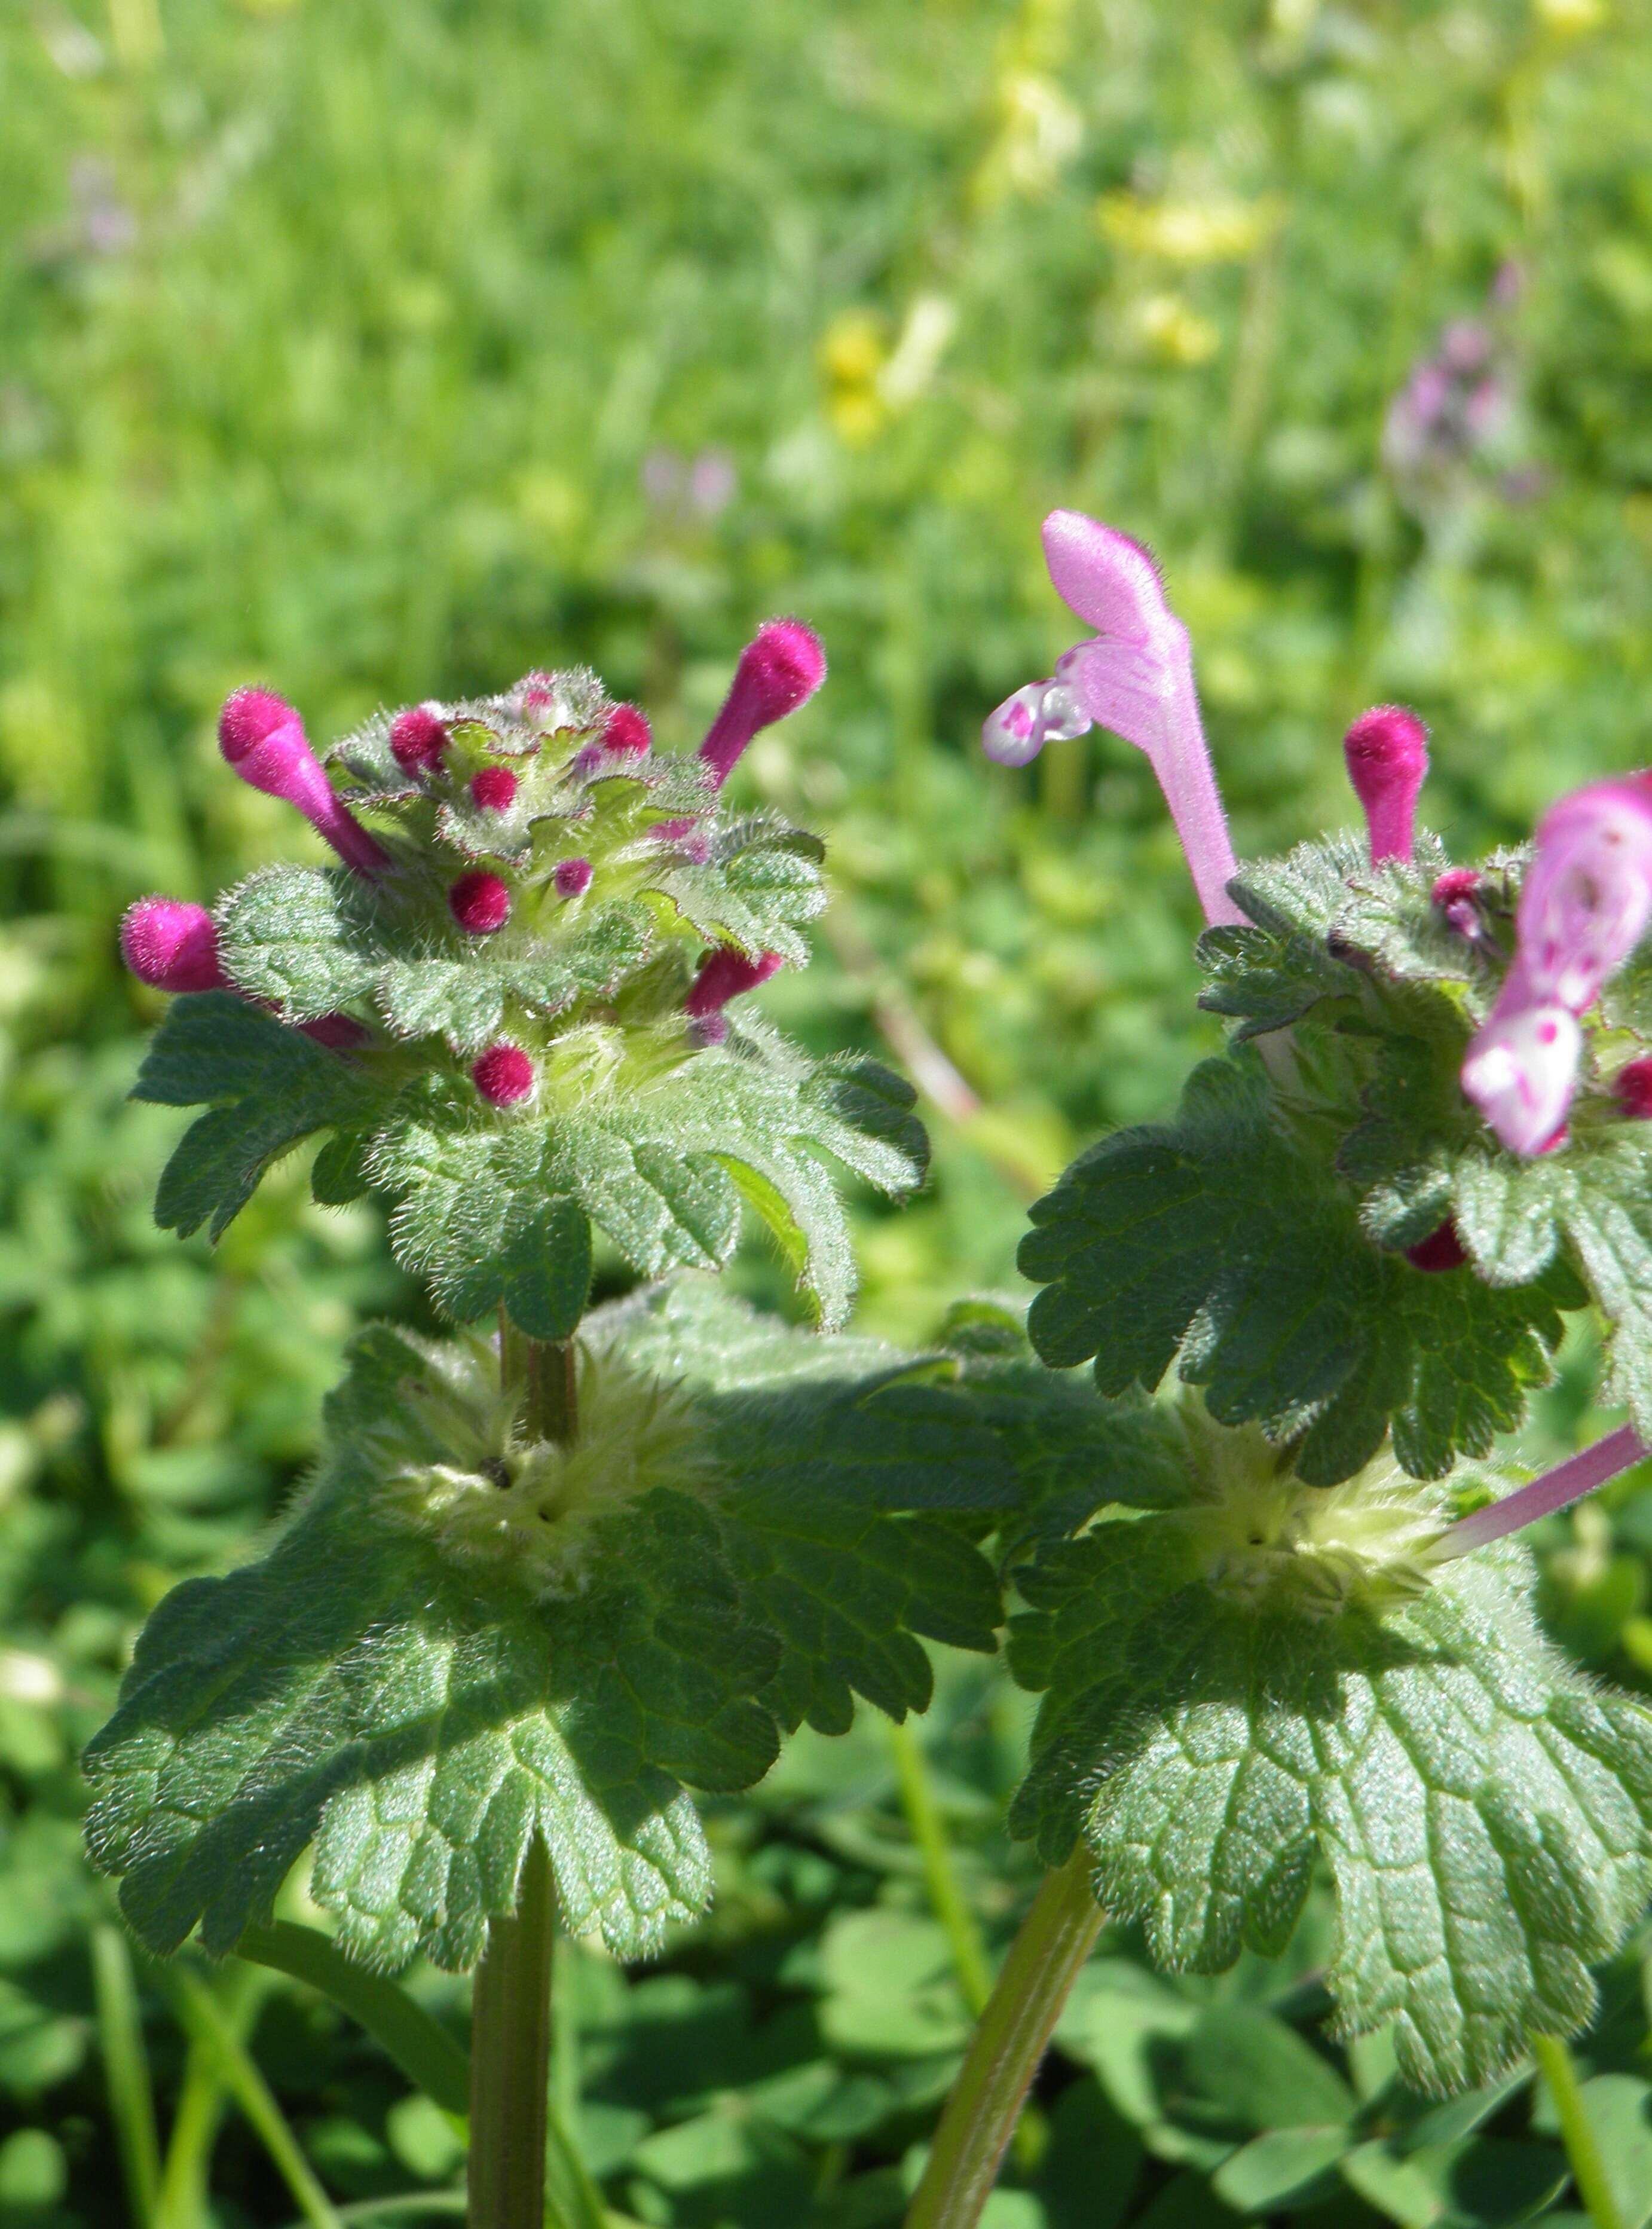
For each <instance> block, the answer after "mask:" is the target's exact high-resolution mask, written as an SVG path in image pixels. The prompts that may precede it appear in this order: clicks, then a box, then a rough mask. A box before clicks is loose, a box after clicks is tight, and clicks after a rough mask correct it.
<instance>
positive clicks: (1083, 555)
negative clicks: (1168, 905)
mask: <svg viewBox="0 0 1652 2229" xmlns="http://www.w3.org/2000/svg"><path fill="white" fill-rule="evenodd" d="M1044 554H1045V562H1046V564H1047V565H1048V566H1049V568H1050V578H1051V581H1053V582H1054V584H1055V588H1056V593H1057V595H1058V596H1060V598H1061V600H1062V601H1063V602H1064V604H1066V605H1067V606H1068V607H1070V609H1071V610H1072V611H1074V612H1076V613H1077V614H1078V616H1079V618H1080V619H1081V620H1084V621H1085V622H1086V623H1087V624H1088V625H1089V626H1092V627H1094V628H1095V630H1096V633H1095V635H1094V636H1093V638H1092V639H1090V640H1089V641H1088V642H1081V643H1079V644H1078V645H1077V646H1076V647H1075V648H1074V649H1072V650H1070V651H1068V652H1065V653H1064V656H1063V657H1062V658H1059V659H1057V664H1056V671H1055V678H1054V679H1053V680H1051V681H1043V682H1034V683H1032V684H1030V685H1029V686H1028V687H1026V688H1025V689H1020V690H1018V691H1016V693H1015V695H1014V696H1013V697H1010V698H1009V699H1008V700H1007V701H1006V703H1002V704H1000V706H999V708H998V710H997V711H995V712H994V713H993V716H992V717H991V718H990V719H989V720H988V721H987V724H986V726H985V728H984V729H982V731H981V742H982V745H983V747H984V748H985V749H986V752H987V756H988V757H989V758H993V759H996V760H998V761H999V762H1000V764H1001V765H1006V766H1025V764H1026V763H1027V762H1028V761H1029V760H1031V759H1033V758H1036V757H1037V756H1038V752H1039V751H1040V750H1041V749H1042V748H1044V745H1045V743H1046V742H1052V741H1057V740H1062V741H1064V740H1066V739H1067V738H1069V737H1070V736H1080V735H1083V732H1084V730H1085V729H1086V728H1088V727H1090V725H1091V724H1092V723H1093V724H1096V725H1099V726H1101V727H1103V728H1108V729H1111V730H1112V732H1113V733H1114V734H1115V736H1122V737H1123V738H1124V740H1125V742H1128V743H1134V744H1135V746H1136V748H1137V749H1138V750H1140V751H1141V752H1143V753H1145V755H1146V756H1147V762H1148V764H1149V765H1150V766H1151V767H1152V768H1153V771H1154V774H1155V776H1156V777H1157V779H1158V782H1159V787H1160V789H1161V790H1162V791H1163V792H1164V796H1165V802H1166V804H1167V806H1169V807H1170V815H1171V818H1172V819H1173V821H1174V822H1175V824H1176V833H1177V834H1178V835H1179V836H1180V838H1181V846H1182V850H1183V851H1184V852H1185V853H1186V857H1187V866H1188V871H1189V872H1190V874H1191V875H1192V878H1193V888H1194V890H1196V891H1197V892H1198V894H1199V903H1200V905H1201V906H1202V907H1203V908H1204V910H1205V920H1206V921H1207V922H1211V923H1212V926H1214V925H1216V924H1218V923H1220V922H1242V921H1243V920H1244V915H1243V914H1241V913H1240V911H1239V909H1238V908H1237V906H1236V905H1235V904H1234V903H1233V901H1232V899H1231V897H1229V896H1228V894H1227V886H1228V883H1230V882H1231V880H1232V878H1233V874H1234V870H1235V868H1234V858H1233V846H1232V845H1231V843H1230V841H1229V840H1228V829H1227V817H1226V815H1225V813H1224V812H1223V810H1222V800H1221V797H1220V795H1219V794H1218V790H1217V787H1216V776H1215V774H1214V773H1213V772H1212V768H1211V760H1210V753H1209V751H1208V750H1207V749H1206V748H1205V730H1204V727H1203V725H1202V723H1201V722H1200V719H1199V697H1198V693H1197V691H1195V689H1194V687H1193V662H1192V650H1191V647H1190V646H1189V643H1188V639H1187V630H1186V627H1185V626H1183V625H1182V623H1181V621H1180V620H1179V619H1178V618H1177V617H1176V615H1175V613H1173V611H1172V610H1171V609H1170V607H1169V606H1168V605H1167V603H1166V601H1165V592H1164V585H1163V583H1162V581H1160V578H1159V568H1158V567H1157V566H1156V565H1155V564H1154V562H1153V559H1152V558H1151V557H1150V556H1148V555H1147V551H1146V550H1145V549H1143V548H1142V547H1141V543H1139V542H1133V541H1131V539H1130V537H1129V536H1128V534H1120V533H1118V532H1117V531H1115V529H1114V528H1112V527H1110V526H1102V525H1101V524H1099V523H1098V522H1097V521H1096V520H1095V519H1093V518H1086V517H1085V516H1084V515H1083V512H1082V511H1051V514H1050V516H1049V517H1048V518H1046V519H1045V523H1044Z"/></svg>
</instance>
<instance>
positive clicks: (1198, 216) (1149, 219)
mask: <svg viewBox="0 0 1652 2229" xmlns="http://www.w3.org/2000/svg"><path fill="white" fill-rule="evenodd" d="M1280 215H1281V209H1280V206H1279V203H1278V202H1277V200H1276V199H1275V198H1274V197H1273V196H1267V197H1265V198H1263V200H1261V201H1255V202H1242V201H1239V200H1237V199H1236V198H1235V197H1233V196H1231V195H1206V196H1201V197H1192V196H1189V197H1186V198H1183V199H1176V198H1173V197H1170V196H1167V197H1166V198H1165V199H1164V200H1162V201H1147V200H1144V199H1143V198H1142V196H1141V195H1139V194H1132V193H1124V192H1120V193H1111V194H1103V195H1102V198H1101V200H1100V202H1098V203H1097V204H1096V222H1098V223H1099V225H1100V226H1101V228H1102V236H1103V238H1105V239H1108V240H1110V241H1113V243H1114V244H1115V247H1122V248H1127V249H1128V250H1129V251H1130V253H1131V254H1136V255H1156V256H1159V257H1160V258H1161V259H1162V260H1164V261H1165V262H1167V263H1180V264H1182V265H1184V266H1185V267H1187V268H1188V269H1190V270H1191V269H1193V268H1195V267H1197V266H1199V264H1203V263H1242V262H1244V260H1245V258H1246V257H1247V256H1250V255H1254V254H1256V252H1257V248H1259V247H1261V246H1262V245H1263V241H1266V240H1267V238H1268V237H1269V235H1270V233H1272V232H1273V231H1274V229H1275V228H1276V226H1277V224H1278V222H1279V219H1280Z"/></svg>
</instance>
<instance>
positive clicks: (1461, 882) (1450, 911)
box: [1429, 867, 1480, 940]
mask: <svg viewBox="0 0 1652 2229" xmlns="http://www.w3.org/2000/svg"><path fill="white" fill-rule="evenodd" d="M1479 889H1480V877H1479V875H1478V873H1477V872H1476V871H1475V869H1474V868H1473V867H1448V868H1447V869H1446V870H1445V872H1444V874H1443V875H1440V876H1437V877H1436V878H1435V883H1434V888H1433V889H1432V890H1430V892H1429V896H1430V899H1431V900H1432V901H1433V903H1434V904H1435V905H1436V906H1437V908H1438V909H1439V910H1440V911H1441V912H1442V913H1443V915H1445V917H1446V919H1447V921H1449V922H1450V924H1451V926H1452V928H1455V929H1456V932H1457V935H1459V936H1466V937H1469V939H1471V940H1472V939H1473V938H1475V937H1477V936H1478V935H1479V934H1480V909H1479V908H1478V906H1476V905H1475V896H1476V895H1477V894H1478V892H1479Z"/></svg>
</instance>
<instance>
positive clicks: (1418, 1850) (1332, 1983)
mask: <svg viewBox="0 0 1652 2229" xmlns="http://www.w3.org/2000/svg"><path fill="white" fill-rule="evenodd" d="M1019 1576H1020V1577H1021V1581H1022V1584H1023V1588H1024V1591H1025V1596H1026V1598H1027V1600H1028V1602H1029V1603H1030V1604H1031V1608H1030V1609H1029V1610H1028V1611H1027V1613H1026V1614H1025V1616H1022V1617H1020V1618H1018V1619H1017V1620H1016V1621H1015V1622H1014V1624H1013V1626H1012V1642H1011V1663H1012V1668H1013V1670H1014V1672H1015V1674H1016V1676H1017V1678H1018V1679H1019V1680H1020V1681H1021V1683H1022V1684H1023V1685H1024V1686H1029V1687H1032V1688H1035V1689H1041V1690H1045V1691H1046V1692H1045V1699H1044V1702H1043V1703H1042V1705H1041V1706H1040V1711H1039V1717H1038V1726H1037V1729H1036V1731H1035V1734H1034V1740H1033V1752H1034V1757H1033V1765H1032V1772H1031V1774H1030V1776H1029V1778H1028V1782H1027V1783H1026V1786H1025V1789H1024V1790H1023V1791H1022V1794H1021V1795H1020V1797H1019V1799H1018V1802H1017V1806H1016V1812H1015V1823H1016V1825H1017V1826H1018V1828H1019V1831H1021V1832H1022V1833H1024V1834H1035V1835H1036V1836H1037V1837H1038V1841H1039V1844H1040V1847H1041V1848H1042V1849H1043V1851H1044V1853H1045V1855H1046V1856H1047V1857H1050V1858H1051V1859H1054V1858H1056V1857H1058V1856H1059V1855H1061V1854H1062V1853H1063V1852H1064V1849H1066V1848H1068V1847H1070V1845H1071V1842H1072V1840H1073V1839H1074V1838H1075V1836H1076V1835H1077V1834H1078V1833H1080V1832H1082V1833H1083V1834H1084V1836H1085V1838H1086V1839H1087V1840H1088V1842H1089V1844H1090V1848H1091V1850H1092V1851H1093V1852H1094V1853H1095V1856H1096V1861H1097V1866H1098V1868H1099V1875H1098V1881H1097V1894H1098V1896H1099V1898H1100V1899H1101V1901H1102V1903H1103V1904H1104V1905H1105V1906H1106V1908H1107V1909H1108V1911H1109V1912H1111V1913H1113V1914H1115V1915H1116V1916H1117V1917H1121V1918H1126V1919H1135V1920H1139V1921H1141V1924H1143V1925H1144V1926H1145V1927H1146V1929H1147V1943H1148V1948H1149V1950H1150V1951H1151V1952H1152V1955H1153V1956H1154V1958H1155V1959H1156V1960H1157V1961H1159V1962H1160V1963H1162V1964H1165V1965H1168V1966H1172V1967H1176V1968H1181V1969H1191V1970H1193V1971H1197V1972H1214V1971H1218V1970H1220V1969H1223V1968H1225V1967H1227V1966H1231V1964H1232V1963H1233V1962H1234V1961H1235V1959H1236V1958H1237V1956H1238V1955H1239V1953H1240V1951H1241V1950H1243V1949H1245V1948H1247V1947H1248V1948H1250V1949H1252V1950H1257V1951H1260V1952H1262V1953H1263V1954H1264V1955H1271V1954H1273V1953H1275V1952H1276V1951H1277V1950H1279V1949H1280V1948H1281V1947H1282V1944H1283V1943H1284V1941H1285V1940H1286V1938H1287V1937H1288V1936H1289V1933H1290V1930H1291V1929H1292V1927H1293V1926H1294V1924H1295V1919H1296V1917H1297V1915H1298V1913H1299V1912H1300V1910H1301V1907H1302V1899H1303V1897H1304V1895H1305V1893H1306V1891H1307V1886H1308V1874H1309V1869H1310V1866H1311V1865H1312V1863H1313V1861H1314V1860H1315V1855H1316V1854H1317V1855H1319V1856H1321V1857H1323V1858H1324V1859H1325V1860H1327V1862H1328V1864H1329V1866H1330V1869H1331V1872H1332V1876H1333V1879H1334V1884H1335V1888H1336V1894H1337V1902H1338V1910H1339V1917H1340V1925H1339V1936H1338V1949H1337V1953H1336V1956H1335V1959H1334V1962H1333V1964H1332V1966H1331V1968H1330V1970H1329V1973H1328V1975H1327V1985H1328V1987H1329V1988H1330V1990H1331V1993H1332V1995H1333V1996H1334V1999H1335V2000H1336V2003H1337V2011H1338V2026H1339V2027H1340V2029H1341V2030H1342V2031H1343V2032H1345V2033H1358V2032H1362V2031H1365V2030H1367V2029H1370V2028H1374V2027H1381V2026H1384V2025H1385V2024H1387V2023H1388V2022H1390V2021H1392V2023H1393V2025H1394V2036H1395V2041H1396V2045H1397V2047H1398V2055H1399V2063H1400V2068H1401V2072H1403V2073H1404V2075H1405V2078H1406V2079H1407V2080H1408V2081H1409V2082H1411V2083H1412V2084H1416V2085H1417V2086H1419V2087H1422V2088H1424V2089H1428V2090H1455V2089H1460V2088H1463V2087H1466V2086H1469V2085H1470V2084H1478V2083H1484V2082H1488V2081H1490V2080H1492V2079H1494V2078H1495V2077H1496V2076H1497V2075H1498V2074H1499V2073H1501V2072H1502V2071H1503V2070H1504V2069H1505V2068H1506V2067H1507V2066H1508V2065H1511V2064H1512V2063H1513V2062H1514V2060H1515V2059H1518V2058H1519V2057H1520V2054H1521V2053H1522V2052H1523V2051H1524V2049H1525V2047H1526V2037H1527V2032H1528V2031H1529V2030H1530V2029H1532V2028H1534V2027H1535V2028H1540V2029H1542V2030H1544V2031H1545V2032H1547V2033H1555V2034H1569V2033H1573V2032H1574V2031H1576V2030H1577V2029H1578V2028H1579V2027H1582V2026H1584V2025H1585V2023H1586V2022H1587V2021H1588V2020H1589V2019H1590V2018H1591V2015H1592V2014H1593V2011H1594V2008H1595V2003H1596V1994H1595V1987H1594V1983H1593V1981H1592V1979H1591V1975H1590V1972H1589V1968H1590V1966H1591V1964H1592V1963H1596V1962H1599V1961H1601V1960H1603V1959H1604V1958H1606V1957H1609V1956H1610V1955H1611V1954H1612V1953H1613V1952H1614V1951H1615V1950H1617V1948H1618V1947H1619V1945H1620V1944H1621V1943H1623V1940H1624V1938H1625V1937H1626V1936H1627V1934H1628V1933H1629V1931H1630V1929H1631V1928H1632V1927H1633V1926H1634V1925H1635V1924H1636V1923H1637V1922H1638V1920H1639V1919H1640V1917H1641V1914H1642V1910H1643V1908H1644V1906H1645V1903H1646V1900H1647V1897H1648V1893H1649V1889H1652V1718H1649V1715H1648V1713H1647V1712H1646V1711H1645V1710H1644V1709H1643V1708H1642V1706H1641V1705H1638V1704H1637V1703H1636V1702H1634V1701H1632V1700H1631V1699H1630V1698H1629V1697H1628V1696H1625V1695H1621V1694H1616V1693H1612V1692H1611V1691H1610V1690H1603V1689H1600V1688H1598V1687H1597V1686H1596V1685H1595V1684H1594V1683H1593V1682H1592V1681H1591V1680H1587V1679H1586V1678H1585V1676H1584V1675H1583V1674H1582V1673H1579V1672H1578V1671H1576V1670H1575V1669H1574V1668H1573V1667H1572V1666H1571V1665H1570V1664H1568V1663H1567V1662H1566V1661H1565V1659H1564V1658H1563V1657H1562V1656H1561V1655H1560V1654H1559V1651H1558V1650H1556V1649H1555V1648H1553V1647H1552V1645H1551V1644H1550V1643H1549V1642H1548V1641H1546V1639H1545V1637H1544V1635H1543V1634H1542V1632H1541V1630H1540V1627H1539V1625H1538V1622H1537V1620H1536V1617H1535V1615H1534V1612H1533V1606H1532V1601H1531V1572H1530V1566H1529V1563H1528V1560H1527V1557H1526V1555H1525V1552H1524V1551H1523V1550H1521V1549H1520V1548H1518V1547H1515V1546H1512V1545H1511V1546H1506V1547H1503V1548H1500V1549H1499V1550H1498V1551H1495V1553H1489V1554H1484V1555H1482V1556H1480V1557H1476V1558H1469V1559H1466V1560H1464V1561H1462V1562H1459V1563H1457V1564H1452V1565H1450V1566H1449V1567H1447V1568H1446V1569H1445V1570H1444V1571H1443V1572H1442V1574H1441V1575H1440V1576H1439V1577H1438V1578H1437V1580H1436V1582H1435V1583H1434V1584H1433V1585H1432V1586H1431V1588H1430V1590H1429V1591H1428V1592H1427V1593H1426V1594H1424V1596H1421V1597H1420V1598H1419V1599H1417V1600H1416V1601H1413V1602H1411V1603H1407V1604H1406V1605H1405V1606H1404V1607H1403V1608H1401V1609H1394V1610H1391V1611H1389V1612H1388V1613H1386V1614H1385V1615H1384V1616H1381V1617H1380V1618H1378V1617H1375V1616H1369V1615H1362V1614H1360V1613H1357V1612H1345V1613H1344V1614H1343V1616H1340V1617H1339V1618H1336V1619H1334V1620H1332V1621H1328V1622H1325V1623H1323V1624H1316V1623H1311V1622H1307V1621H1305V1620H1302V1619H1292V1618H1289V1617H1286V1616H1279V1615H1260V1614H1257V1612H1255V1611H1253V1610H1251V1609H1248V1608H1244V1607H1240V1606H1238V1605H1237V1604H1235V1603H1229V1602H1226V1601H1225V1600H1223V1599H1222V1598H1220V1597H1218V1595H1217V1594H1216V1593H1215V1592H1214V1591H1213V1590H1212V1589H1211V1588H1210V1587H1209V1586H1208V1585H1207V1584H1205V1583H1204V1581H1203V1578H1202V1577H1201V1576H1200V1575H1199V1572H1198V1571H1197V1570H1196V1569H1195V1567H1194V1564H1193V1561H1192V1554H1191V1551H1190V1547H1189V1535H1188V1534H1187V1532H1186V1529H1185V1528H1180V1527H1179V1526H1177V1523H1176V1521H1175V1520H1174V1519H1169V1518H1158V1517H1147V1518H1144V1519H1141V1520H1139V1521H1137V1522H1135V1523H1123V1522H1120V1523H1113V1524H1105V1525H1102V1526H1098V1527H1096V1529H1095V1530H1093V1531H1092V1532H1090V1533H1089V1534H1087V1535H1086V1536H1085V1537H1084V1538H1082V1539H1079V1540H1076V1541H1071V1542H1067V1543H1064V1544H1061V1545H1058V1546H1056V1547H1052V1548H1049V1549H1046V1550H1045V1551H1044V1552H1043V1553H1042V1554H1041V1556H1040V1558H1039V1559H1038V1562H1037V1563H1036V1564H1034V1565H1032V1567H1031V1568H1030V1570H1029V1571H1026V1572H1024V1573H1022V1574H1020V1575H1019Z"/></svg>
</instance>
